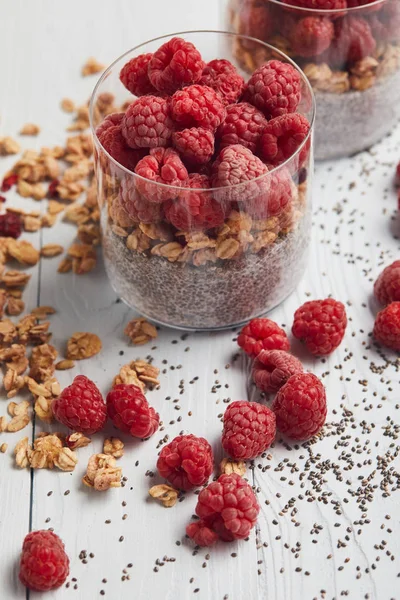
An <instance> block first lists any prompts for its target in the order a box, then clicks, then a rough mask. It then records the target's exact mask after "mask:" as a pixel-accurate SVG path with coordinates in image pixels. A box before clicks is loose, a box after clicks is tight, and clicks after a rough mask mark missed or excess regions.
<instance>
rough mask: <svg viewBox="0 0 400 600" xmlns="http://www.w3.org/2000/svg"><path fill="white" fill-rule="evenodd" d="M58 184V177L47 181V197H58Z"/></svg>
mask: <svg viewBox="0 0 400 600" xmlns="http://www.w3.org/2000/svg"><path fill="white" fill-rule="evenodd" d="M59 185H60V180H59V179H52V180H51V181H50V183H49V187H48V188H47V197H48V198H58V197H59V195H60V194H59V193H58V189H57V188H58V186H59Z"/></svg>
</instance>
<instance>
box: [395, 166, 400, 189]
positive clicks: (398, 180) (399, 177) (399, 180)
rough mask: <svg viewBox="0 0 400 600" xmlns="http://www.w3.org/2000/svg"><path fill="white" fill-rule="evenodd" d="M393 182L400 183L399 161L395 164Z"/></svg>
mask: <svg viewBox="0 0 400 600" xmlns="http://www.w3.org/2000/svg"><path fill="white" fill-rule="evenodd" d="M395 184H396V185H400V162H398V163H397V166H396V176H395Z"/></svg>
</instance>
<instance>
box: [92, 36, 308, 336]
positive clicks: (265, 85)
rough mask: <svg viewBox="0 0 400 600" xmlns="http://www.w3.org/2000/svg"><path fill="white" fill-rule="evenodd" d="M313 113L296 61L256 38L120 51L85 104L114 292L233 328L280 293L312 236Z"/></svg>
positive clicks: (178, 318)
mask: <svg viewBox="0 0 400 600" xmlns="http://www.w3.org/2000/svg"><path fill="white" fill-rule="evenodd" d="M245 43H249V44H251V47H252V59H251V62H250V63H249V62H248V60H242V56H241V55H240V53H238V52H237V49H238V48H239V47H241V45H242V44H245ZM105 100H107V103H108V104H107V106H109V105H110V102H111V104H112V108H110V109H109V111H110V114H108V115H107V116H106V117H105V118H104V117H101V116H100V115H101V113H103V114H104V111H102V110H99V107H100V108H101V107H103V106H104V104H105ZM111 111H113V112H111ZM314 114H315V101H314V95H313V92H312V89H311V86H310V84H309V82H308V80H307V78H306V77H305V75H304V74H303V73H302V72H301V71H300V70H299V68H298V67H297V65H295V64H294V63H293V62H292V61H291V60H290V59H288V58H287V57H286V56H285V55H284V54H282V53H281V52H280V51H279V50H276V49H275V48H273V47H271V46H268V45H266V44H265V43H263V42H260V41H257V40H251V39H250V38H246V37H243V36H239V35H236V34H230V33H222V32H215V31H199V32H185V33H179V34H175V35H169V36H164V37H162V38H158V39H155V40H152V41H149V42H147V43H145V44H142V45H140V46H138V47H136V48H134V49H132V50H130V51H129V52H127V53H126V54H124V55H123V56H122V57H120V58H118V59H117V60H116V61H115V62H114V63H113V64H112V65H111V66H110V67H109V68H108V69H107V70H106V71H105V73H104V74H103V76H102V77H101V79H100V80H99V82H98V84H97V85H96V88H95V90H94V92H93V96H92V99H91V103H90V118H91V126H92V132H93V140H94V157H95V171H96V178H97V186H98V201H99V206H100V210H101V225H102V243H103V255H104V261H105V267H106V270H107V274H108V277H109V280H110V282H111V285H112V286H113V288H114V290H115V291H116V293H117V294H118V295H119V296H120V297H121V298H122V299H123V300H124V301H125V302H126V303H127V304H128V305H129V306H131V307H132V308H134V309H136V310H137V311H139V312H140V313H141V314H143V315H144V316H146V317H147V318H149V319H152V320H153V321H156V322H158V323H161V324H166V325H169V326H173V327H177V328H183V329H219V328H226V327H230V326H234V325H237V324H240V323H242V322H245V321H248V320H249V319H251V318H253V317H255V316H259V315H261V314H263V313H265V312H267V311H268V310H270V309H272V308H273V307H275V306H276V305H278V304H279V303H280V302H281V301H282V300H283V299H284V298H286V297H287V296H288V295H289V294H290V293H291V292H292V291H293V290H294V288H295V287H296V285H297V284H298V282H299V280H300V278H301V276H302V274H303V271H304V268H305V263H306V257H307V248H308V244H309V240H310V228H311V188H312V181H311V180H312V174H313V143H312V135H313V124H314Z"/></svg>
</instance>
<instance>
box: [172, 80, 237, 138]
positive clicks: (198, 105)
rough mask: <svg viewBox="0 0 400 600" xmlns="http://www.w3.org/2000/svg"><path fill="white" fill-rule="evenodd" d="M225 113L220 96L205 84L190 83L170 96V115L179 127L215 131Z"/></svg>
mask: <svg viewBox="0 0 400 600" xmlns="http://www.w3.org/2000/svg"><path fill="white" fill-rule="evenodd" d="M225 115H226V111H225V106H224V104H223V102H222V98H221V96H220V95H219V94H218V93H217V92H216V91H215V90H213V89H212V88H211V87H207V86H206V85H190V86H189V87H187V88H184V89H183V90H179V91H177V92H175V94H174V95H173V96H172V98H171V116H172V118H173V120H174V121H175V122H176V123H177V124H178V125H179V127H181V128H185V127H186V128H187V127H204V128H205V129H209V130H210V131H215V130H216V129H217V127H218V125H220V124H221V123H222V121H223V120H224V119H225Z"/></svg>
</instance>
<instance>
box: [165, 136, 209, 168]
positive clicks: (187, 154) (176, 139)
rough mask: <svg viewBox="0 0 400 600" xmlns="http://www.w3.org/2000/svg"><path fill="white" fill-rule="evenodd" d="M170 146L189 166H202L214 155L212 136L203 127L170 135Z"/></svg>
mask: <svg viewBox="0 0 400 600" xmlns="http://www.w3.org/2000/svg"><path fill="white" fill-rule="evenodd" d="M172 144H173V146H174V148H175V149H176V150H177V151H178V152H179V153H180V155H181V157H182V159H183V160H184V161H186V162H187V163H189V164H191V165H204V164H206V163H208V162H209V160H210V159H211V157H212V155H213V154H214V135H213V133H212V132H211V131H209V130H208V129H204V127H192V128H191V129H183V130H182V131H176V132H175V133H173V134H172Z"/></svg>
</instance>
